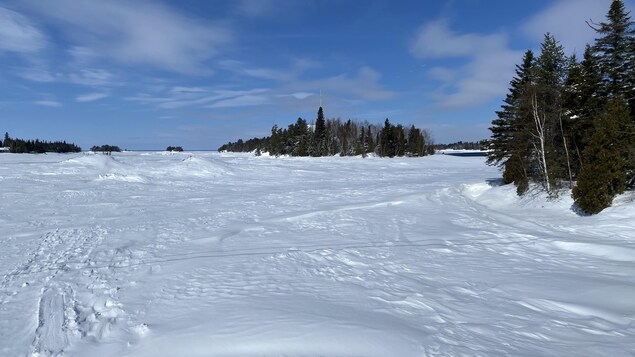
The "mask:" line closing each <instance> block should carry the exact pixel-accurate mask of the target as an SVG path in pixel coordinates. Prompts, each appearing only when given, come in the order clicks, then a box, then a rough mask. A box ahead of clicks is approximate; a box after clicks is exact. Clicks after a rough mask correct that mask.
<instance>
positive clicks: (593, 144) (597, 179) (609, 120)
mask: <svg viewBox="0 0 635 357" xmlns="http://www.w3.org/2000/svg"><path fill="white" fill-rule="evenodd" d="M630 122H631V120H630V110H629V108H628V106H627V104H626V101H625V100H624V99H623V98H621V97H618V98H615V99H612V100H610V101H609V103H608V104H607V106H606V108H605V110H604V112H603V113H602V114H601V115H600V116H599V117H598V119H597V121H596V122H595V131H594V133H593V136H592V138H591V141H590V142H589V145H588V146H587V148H586V150H585V151H584V154H583V158H584V160H583V164H582V170H581V171H580V174H579V175H578V180H577V184H576V186H575V187H574V188H573V198H574V200H575V202H576V203H577V204H578V206H579V207H580V208H581V209H582V210H583V211H585V212H587V213H590V214H595V213H598V212H600V211H602V210H603V209H604V208H606V207H608V206H610V205H611V203H612V201H613V197H615V195H617V194H620V193H622V192H624V189H625V186H626V176H625V173H624V171H625V168H626V167H627V156H628V152H629V142H630V141H631V140H632V136H633V134H634V133H633V130H632V129H631V128H630Z"/></svg>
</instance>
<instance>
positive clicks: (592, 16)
mask: <svg viewBox="0 0 635 357" xmlns="http://www.w3.org/2000/svg"><path fill="white" fill-rule="evenodd" d="M610 5H611V0H560V1H555V2H553V4H551V5H550V6H549V7H547V8H546V9H544V10H542V11H540V12H539V13H537V14H535V15H533V16H532V17H530V18H529V20H527V22H526V23H525V24H524V25H523V26H522V27H521V29H522V31H523V33H524V34H525V35H527V36H528V37H529V38H530V39H532V40H533V41H536V42H537V43H541V42H542V40H543V39H544V34H545V33H546V32H549V33H551V34H552V35H554V37H555V38H556V40H558V41H560V43H561V44H562V45H564V46H565V48H566V49H567V50H568V52H571V53H572V52H574V51H575V52H576V53H577V54H578V55H581V54H582V53H583V52H584V47H585V46H586V44H587V43H592V42H593V40H594V39H595V38H596V37H597V34H596V33H595V31H594V30H593V29H592V28H591V27H590V26H589V25H587V23H586V21H589V20H592V21H594V22H601V21H606V19H605V14H606V13H607V12H608V10H609V7H610Z"/></svg>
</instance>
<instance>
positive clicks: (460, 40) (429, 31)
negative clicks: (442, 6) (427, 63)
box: [410, 20, 507, 58]
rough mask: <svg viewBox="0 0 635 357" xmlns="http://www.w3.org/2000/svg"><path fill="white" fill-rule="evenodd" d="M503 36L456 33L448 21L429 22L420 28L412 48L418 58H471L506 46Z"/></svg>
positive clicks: (505, 39)
mask: <svg viewBox="0 0 635 357" xmlns="http://www.w3.org/2000/svg"><path fill="white" fill-rule="evenodd" d="M506 43H507V38H506V36H505V35H503V34H488V35H482V34H473V33H464V34H459V33H455V32H454V31H452V30H451V29H450V26H449V24H448V22H447V21H446V20H437V21H433V22H429V23H427V24H425V25H423V26H421V27H420V28H419V30H418V31H417V34H416V36H415V39H414V41H413V43H412V45H411V47H410V50H411V52H412V54H414V55H415V57H417V58H449V57H465V56H471V55H472V54H473V53H475V52H488V51H492V50H494V51H495V50H498V49H500V48H503V47H505V46H506Z"/></svg>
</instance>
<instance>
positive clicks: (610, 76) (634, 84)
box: [591, 0, 635, 109]
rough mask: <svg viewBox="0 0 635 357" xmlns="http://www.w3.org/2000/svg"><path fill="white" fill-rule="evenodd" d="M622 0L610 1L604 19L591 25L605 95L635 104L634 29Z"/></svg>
mask: <svg viewBox="0 0 635 357" xmlns="http://www.w3.org/2000/svg"><path fill="white" fill-rule="evenodd" d="M633 25H634V23H633V21H632V20H631V18H630V13H629V12H628V11H626V9H625V7H624V2H623V1H622V0H613V2H612V3H611V7H610V9H609V11H608V13H607V15H606V22H600V23H599V24H592V25H591V26H592V27H593V29H594V30H595V31H596V32H597V34H598V35H600V38H597V39H596V40H595V45H594V50H595V52H596V56H597V58H598V63H599V68H600V72H601V74H602V78H603V79H604V88H603V89H604V94H605V95H607V96H617V95H622V96H624V98H626V99H627V100H628V101H629V104H630V105H631V109H632V108H633V104H634V103H635V98H634V97H635V46H634V41H635V29H634V28H633Z"/></svg>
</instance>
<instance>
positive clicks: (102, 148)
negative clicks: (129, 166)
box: [90, 145, 121, 155]
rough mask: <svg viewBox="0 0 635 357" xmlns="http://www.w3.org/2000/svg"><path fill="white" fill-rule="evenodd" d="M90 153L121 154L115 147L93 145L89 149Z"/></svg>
mask: <svg viewBox="0 0 635 357" xmlns="http://www.w3.org/2000/svg"><path fill="white" fill-rule="evenodd" d="M90 151H92V152H101V153H104V154H107V155H110V154H112V153H113V152H121V148H119V146H116V145H99V146H98V145H94V146H93V147H91V148H90Z"/></svg>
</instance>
